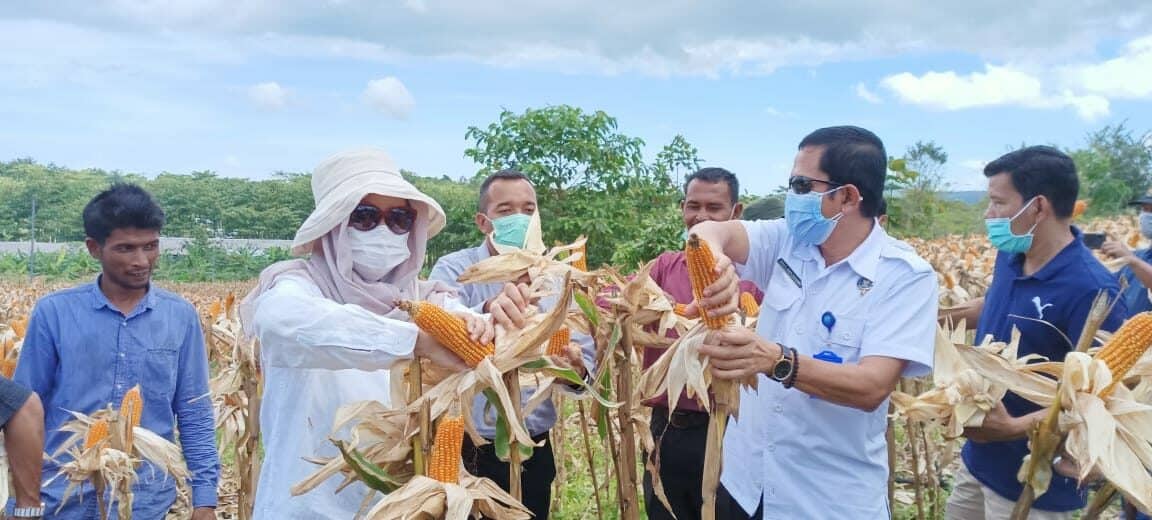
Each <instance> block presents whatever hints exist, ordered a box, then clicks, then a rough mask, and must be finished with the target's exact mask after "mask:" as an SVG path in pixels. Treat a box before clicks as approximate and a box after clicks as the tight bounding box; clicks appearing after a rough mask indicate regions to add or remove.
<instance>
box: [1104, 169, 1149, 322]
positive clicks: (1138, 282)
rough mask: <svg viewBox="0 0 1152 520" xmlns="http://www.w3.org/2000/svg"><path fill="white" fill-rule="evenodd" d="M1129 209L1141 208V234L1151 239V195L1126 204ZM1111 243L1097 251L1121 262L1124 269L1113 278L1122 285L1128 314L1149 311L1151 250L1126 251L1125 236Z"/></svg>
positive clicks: (1105, 243)
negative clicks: (1131, 207)
mask: <svg viewBox="0 0 1152 520" xmlns="http://www.w3.org/2000/svg"><path fill="white" fill-rule="evenodd" d="M1128 205H1129V206H1138V207H1139V208H1140V235H1141V236H1143V237H1144V238H1152V192H1148V193H1146V194H1145V195H1144V196H1142V197H1140V198H1138V199H1136V200H1134V201H1132V202H1129V203H1128ZM1118 238H1119V240H1113V239H1111V237H1110V238H1109V240H1107V241H1105V242H1104V245H1102V246H1100V251H1101V252H1102V253H1104V254H1106V255H1108V256H1111V257H1112V258H1122V259H1124V262H1125V266H1124V268H1123V269H1120V272H1119V273H1116V276H1117V277H1119V279H1120V280H1122V281H1123V282H1122V283H1123V284H1124V295H1123V298H1124V305H1127V306H1128V315H1129V316H1131V315H1133V314H1136V313H1140V312H1144V311H1152V301H1150V300H1149V299H1148V288H1149V287H1152V248H1144V249H1137V250H1135V251H1133V250H1131V249H1129V248H1128V245H1127V244H1125V243H1124V242H1123V240H1124V237H1118Z"/></svg>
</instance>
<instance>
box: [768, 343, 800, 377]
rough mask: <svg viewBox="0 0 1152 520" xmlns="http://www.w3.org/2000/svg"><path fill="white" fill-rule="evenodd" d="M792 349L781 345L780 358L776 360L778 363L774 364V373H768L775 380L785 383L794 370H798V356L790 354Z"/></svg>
mask: <svg viewBox="0 0 1152 520" xmlns="http://www.w3.org/2000/svg"><path fill="white" fill-rule="evenodd" d="M791 350H792V349H790V348H788V347H785V346H784V345H780V359H777V360H776V364H775V365H772V373H770V374H768V377H771V378H772V380H773V381H776V382H779V383H783V382H785V381H787V380H788V378H789V376H791V375H792V371H793V370H796V358H795V357H794V356H792V355H790V353H791Z"/></svg>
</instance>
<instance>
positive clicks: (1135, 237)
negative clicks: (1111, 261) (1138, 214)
mask: <svg viewBox="0 0 1152 520" xmlns="http://www.w3.org/2000/svg"><path fill="white" fill-rule="evenodd" d="M1139 245H1140V232H1139V231H1133V232H1132V234H1131V235H1128V247H1132V248H1134V247H1136V246H1139Z"/></svg>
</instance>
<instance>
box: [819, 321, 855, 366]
mask: <svg viewBox="0 0 1152 520" xmlns="http://www.w3.org/2000/svg"><path fill="white" fill-rule="evenodd" d="M818 330H819V332H818V333H817V335H816V337H817V338H820V339H821V340H822V345H820V347H821V348H820V349H819V352H818V353H817V354H816V357H818V358H821V359H824V360H825V361H832V362H838V363H852V364H856V363H859V362H860V342H861V340H862V337H863V333H864V320H861V319H855V318H838V319H837V320H836V323H835V325H833V326H832V330H828V329H827V328H826V327H824V326H823V325H821V326H820V327H819V329H818Z"/></svg>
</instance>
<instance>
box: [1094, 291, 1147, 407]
mask: <svg viewBox="0 0 1152 520" xmlns="http://www.w3.org/2000/svg"><path fill="white" fill-rule="evenodd" d="M1150 346H1152V312H1141V313H1139V314H1136V315H1135V316H1132V317H1131V318H1128V321H1126V322H1124V324H1123V325H1121V326H1120V328H1119V329H1118V330H1117V331H1116V334H1114V335H1112V339H1110V340H1108V343H1107V344H1106V345H1104V347H1103V348H1101V349H1100V352H1099V353H1098V354H1096V359H1099V360H1100V361H1103V362H1104V364H1106V365H1108V370H1109V371H1111V372H1112V383H1111V384H1110V385H1108V387H1107V388H1105V389H1104V390H1103V391H1101V392H1100V397H1107V396H1108V395H1110V394H1111V393H1112V389H1113V387H1115V386H1116V384H1117V383H1120V382H1121V381H1123V380H1124V376H1125V375H1126V374H1127V373H1128V371H1129V370H1131V369H1132V367H1134V366H1136V362H1137V361H1139V360H1140V357H1141V356H1143V355H1144V352H1145V351H1147V350H1148V347H1150Z"/></svg>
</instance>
